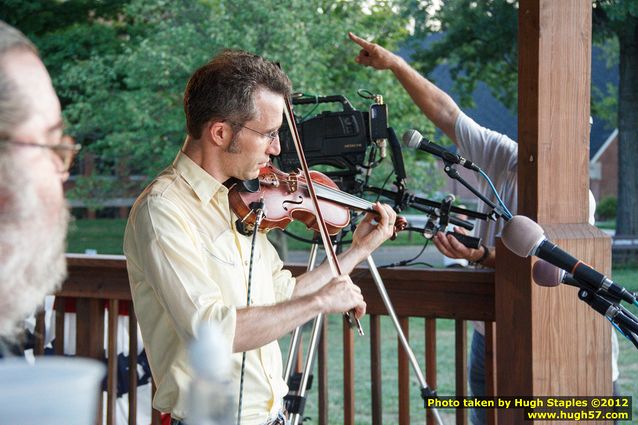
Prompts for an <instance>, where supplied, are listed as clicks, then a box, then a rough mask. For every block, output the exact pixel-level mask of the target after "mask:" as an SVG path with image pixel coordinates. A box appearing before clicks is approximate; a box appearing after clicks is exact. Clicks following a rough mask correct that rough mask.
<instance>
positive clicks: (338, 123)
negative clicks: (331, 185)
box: [278, 95, 388, 189]
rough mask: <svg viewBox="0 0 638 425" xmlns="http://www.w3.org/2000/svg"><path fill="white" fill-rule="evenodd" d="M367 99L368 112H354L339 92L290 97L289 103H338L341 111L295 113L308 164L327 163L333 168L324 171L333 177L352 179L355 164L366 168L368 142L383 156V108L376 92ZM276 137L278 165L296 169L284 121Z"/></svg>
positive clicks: (385, 132)
mask: <svg viewBox="0 0 638 425" xmlns="http://www.w3.org/2000/svg"><path fill="white" fill-rule="evenodd" d="M370 98H372V99H374V101H375V103H373V104H372V105H370V111H369V112H363V111H357V110H356V109H355V108H354V107H353V106H352V104H351V103H350V102H349V101H348V99H346V98H345V97H344V96H341V95H334V96H322V97H301V98H299V97H297V98H293V100H292V103H293V105H313V104H321V103H340V104H341V105H342V111H336V112H332V111H324V112H322V113H320V114H319V115H316V116H314V117H311V118H308V119H303V120H302V119H301V118H300V117H299V116H297V115H296V114H295V123H296V124H297V129H298V131H299V136H300V138H301V143H302V146H303V150H304V154H305V156H306V161H307V162H308V165H309V166H312V165H329V166H332V167H335V168H336V169H337V171H328V172H325V174H327V175H329V176H331V177H333V179H335V177H336V179H335V180H344V179H345V180H348V179H352V180H354V176H355V175H356V174H357V173H358V172H359V170H358V167H364V168H369V167H370V164H366V151H367V149H368V147H369V146H370V145H372V144H373V143H374V144H375V145H376V146H378V147H380V148H381V150H382V154H381V157H384V156H385V140H386V139H387V138H388V111H387V107H386V105H385V104H384V103H383V98H382V97H381V96H380V95H372V96H370ZM279 140H280V143H281V154H280V155H279V157H278V161H279V167H280V168H281V169H282V170H283V171H286V172H291V171H295V170H297V169H299V168H300V164H299V159H298V157H297V151H296V149H295V145H294V142H293V140H292V136H291V135H290V129H289V128H288V124H287V123H286V122H285V121H284V124H283V126H282V127H281V130H280V131H279ZM342 189H343V188H342Z"/></svg>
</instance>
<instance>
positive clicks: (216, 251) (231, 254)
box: [198, 230, 241, 273]
mask: <svg viewBox="0 0 638 425" xmlns="http://www.w3.org/2000/svg"><path fill="white" fill-rule="evenodd" d="M198 233H199V236H200V241H201V248H202V251H203V253H204V257H205V258H206V259H207V263H208V264H209V266H210V267H211V268H212V269H215V268H217V267H222V268H232V269H234V268H235V267H238V266H239V265H240V263H241V258H240V257H239V254H238V252H237V248H236V247H235V240H234V238H233V234H232V232H230V231H228V232H222V233H221V234H220V235H218V236H217V237H212V236H211V235H210V234H208V233H206V232H204V231H203V230H198ZM210 272H212V273H215V270H210Z"/></svg>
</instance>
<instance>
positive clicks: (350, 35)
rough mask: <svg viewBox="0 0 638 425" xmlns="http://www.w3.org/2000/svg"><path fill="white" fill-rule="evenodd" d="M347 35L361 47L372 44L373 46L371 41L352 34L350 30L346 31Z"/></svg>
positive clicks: (367, 47)
mask: <svg viewBox="0 0 638 425" xmlns="http://www.w3.org/2000/svg"><path fill="white" fill-rule="evenodd" d="M348 37H350V40H352V41H354V42H355V43H357V44H358V45H359V46H361V47H363V48H364V49H366V50H368V49H370V48H372V46H373V44H372V43H370V42H368V41H366V40H364V39H363V38H361V37H357V36H356V35H354V34H353V33H351V32H349V33H348Z"/></svg>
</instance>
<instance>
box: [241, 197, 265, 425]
mask: <svg viewBox="0 0 638 425" xmlns="http://www.w3.org/2000/svg"><path fill="white" fill-rule="evenodd" d="M256 204H257V205H252V204H251V209H252V210H253V211H255V216H256V217H255V227H254V228H253V237H252V241H251V243H250V262H249V265H248V284H247V286H246V308H248V307H250V289H251V285H252V280H253V261H254V259H255V243H256V242H257V233H258V232H259V225H260V224H261V220H262V219H263V218H264V200H263V198H262V199H260V200H259V202H258V203H256ZM245 368H246V352H245V351H244V352H243V353H242V356H241V371H240V373H239V404H238V405H237V425H240V424H241V408H242V401H243V395H244V394H243V393H244V372H245Z"/></svg>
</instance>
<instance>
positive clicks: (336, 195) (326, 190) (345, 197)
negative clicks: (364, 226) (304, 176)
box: [280, 179, 372, 211]
mask: <svg viewBox="0 0 638 425" xmlns="http://www.w3.org/2000/svg"><path fill="white" fill-rule="evenodd" d="M280 181H281V182H284V183H294V181H293V180H291V179H281V180H280ZM297 184H298V185H299V186H300V187H303V188H307V187H308V186H307V185H306V184H304V183H299V181H297ZM314 186H315V190H316V191H317V195H318V196H321V197H322V198H323V199H325V200H329V201H334V202H337V203H341V204H344V205H345V206H350V207H353V208H359V209H362V210H364V211H367V210H370V209H371V208H372V202H369V201H366V200H365V199H361V198H358V197H356V196H354V195H351V194H349V193H347V192H343V191H341V190H339V189H334V188H332V187H329V186H326V185H324V184H322V183H317V182H314Z"/></svg>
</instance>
